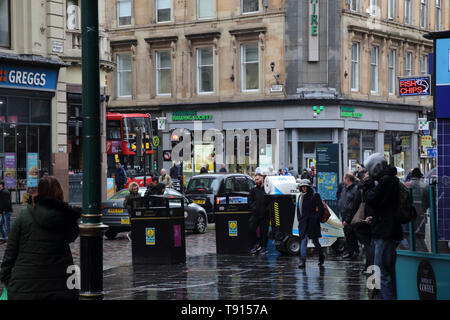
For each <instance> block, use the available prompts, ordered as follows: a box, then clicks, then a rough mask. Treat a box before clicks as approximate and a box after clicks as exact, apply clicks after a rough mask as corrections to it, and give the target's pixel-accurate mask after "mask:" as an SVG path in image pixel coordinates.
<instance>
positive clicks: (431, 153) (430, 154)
mask: <svg viewBox="0 0 450 320" xmlns="http://www.w3.org/2000/svg"><path fill="white" fill-rule="evenodd" d="M427 156H428V157H429V158H436V156H437V150H436V148H431V149H427Z"/></svg>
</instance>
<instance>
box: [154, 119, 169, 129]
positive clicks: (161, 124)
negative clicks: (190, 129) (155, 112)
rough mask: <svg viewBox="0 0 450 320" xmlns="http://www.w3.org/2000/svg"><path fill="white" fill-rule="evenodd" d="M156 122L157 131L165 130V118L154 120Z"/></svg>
mask: <svg viewBox="0 0 450 320" xmlns="http://www.w3.org/2000/svg"><path fill="white" fill-rule="evenodd" d="M156 120H158V130H165V129H166V120H167V118H156Z"/></svg>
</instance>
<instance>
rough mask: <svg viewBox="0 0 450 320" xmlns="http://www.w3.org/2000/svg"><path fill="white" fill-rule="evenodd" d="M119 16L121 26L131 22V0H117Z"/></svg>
mask: <svg viewBox="0 0 450 320" xmlns="http://www.w3.org/2000/svg"><path fill="white" fill-rule="evenodd" d="M117 16H118V17H119V19H118V21H119V26H128V25H130V24H131V0H117Z"/></svg>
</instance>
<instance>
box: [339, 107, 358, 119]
mask: <svg viewBox="0 0 450 320" xmlns="http://www.w3.org/2000/svg"><path fill="white" fill-rule="evenodd" d="M362 116H363V114H362V113H359V112H355V108H353V107H341V117H342V118H361V117H362Z"/></svg>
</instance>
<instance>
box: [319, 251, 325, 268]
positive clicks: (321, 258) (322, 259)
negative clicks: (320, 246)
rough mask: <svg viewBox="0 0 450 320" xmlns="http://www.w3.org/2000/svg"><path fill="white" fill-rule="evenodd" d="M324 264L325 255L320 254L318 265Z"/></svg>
mask: <svg viewBox="0 0 450 320" xmlns="http://www.w3.org/2000/svg"><path fill="white" fill-rule="evenodd" d="M324 262H325V255H324V254H320V255H319V263H318V265H319V266H322V265H323V263H324Z"/></svg>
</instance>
